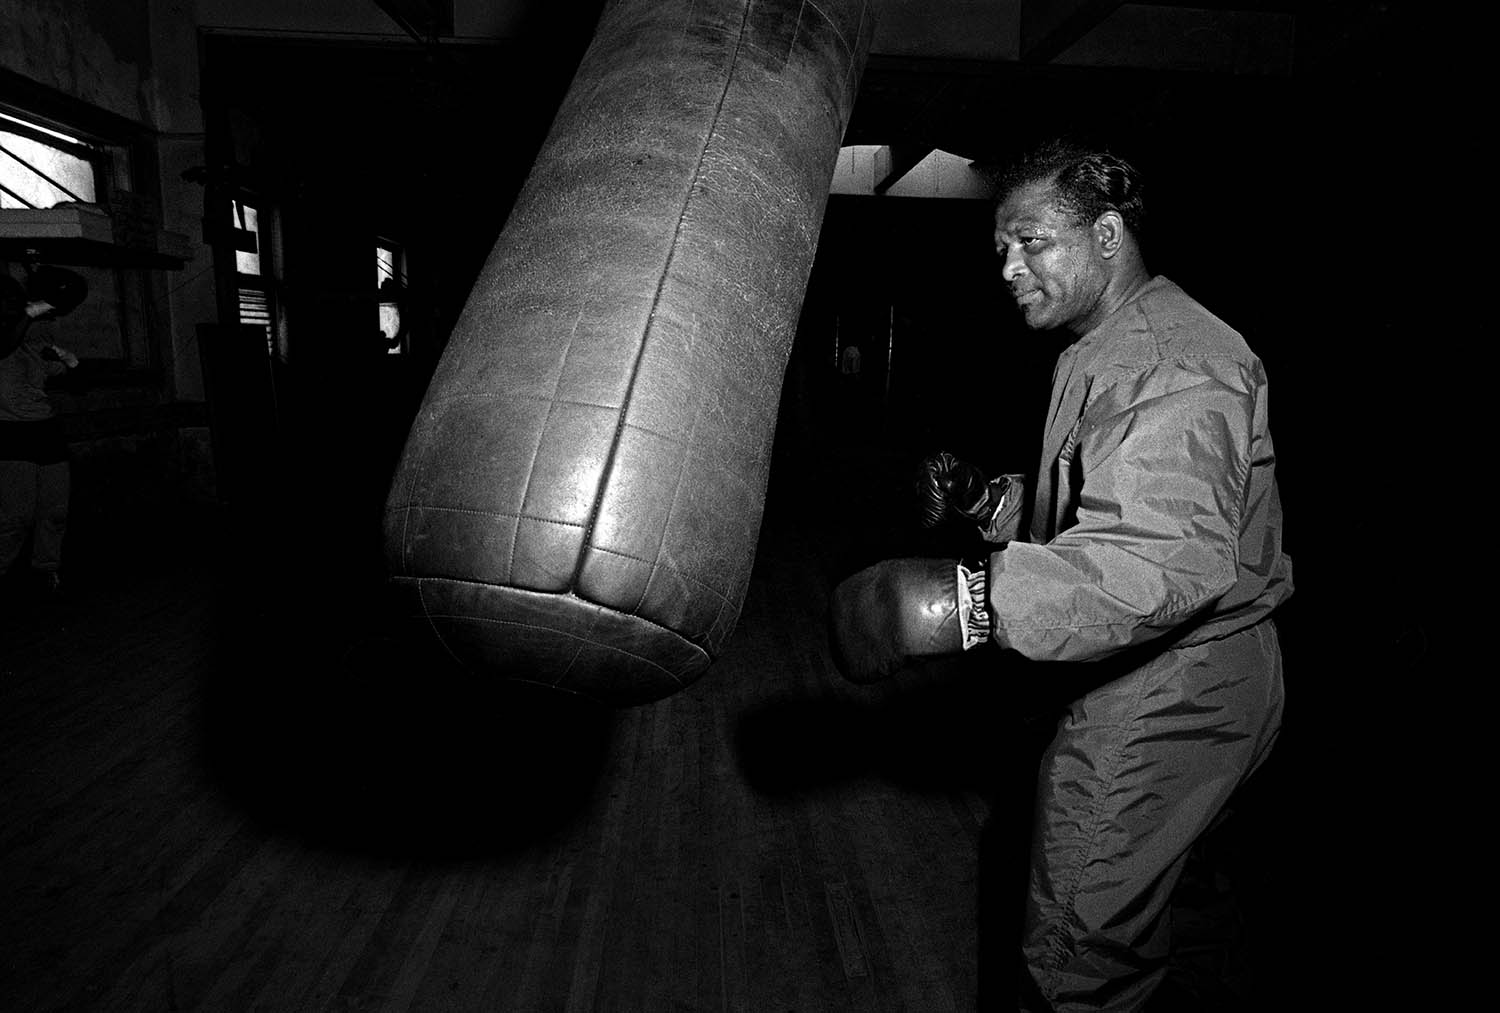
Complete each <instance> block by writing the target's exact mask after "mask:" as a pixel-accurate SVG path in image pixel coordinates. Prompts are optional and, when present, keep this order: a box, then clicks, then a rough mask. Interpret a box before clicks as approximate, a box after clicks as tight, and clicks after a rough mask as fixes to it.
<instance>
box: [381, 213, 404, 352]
mask: <svg viewBox="0 0 1500 1013" xmlns="http://www.w3.org/2000/svg"><path fill="white" fill-rule="evenodd" d="M375 285H376V288H377V289H378V291H379V292H380V337H381V339H382V340H383V341H384V342H385V353H386V354H387V355H400V354H402V353H403V352H404V351H406V328H405V327H404V326H403V321H402V319H401V307H402V303H403V298H402V297H403V295H404V294H405V291H406V254H405V251H403V250H402V249H401V247H399V246H397V245H396V244H395V243H392V242H390V241H389V240H385V239H377V240H376V241H375Z"/></svg>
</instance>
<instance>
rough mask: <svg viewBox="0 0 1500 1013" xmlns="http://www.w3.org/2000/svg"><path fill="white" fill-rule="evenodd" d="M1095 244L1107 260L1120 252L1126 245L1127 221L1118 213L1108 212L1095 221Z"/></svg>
mask: <svg viewBox="0 0 1500 1013" xmlns="http://www.w3.org/2000/svg"><path fill="white" fill-rule="evenodd" d="M1094 244H1095V245H1096V246H1098V248H1099V255H1100V256H1102V257H1103V258H1104V259H1105V260H1108V259H1109V258H1111V257H1113V256H1114V255H1115V254H1117V253H1119V252H1120V249H1121V247H1123V246H1124V245H1125V219H1123V218H1121V217H1120V212H1118V211H1106V212H1104V214H1102V215H1100V216H1099V217H1098V218H1096V219H1094Z"/></svg>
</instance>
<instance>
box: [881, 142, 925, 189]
mask: <svg viewBox="0 0 1500 1013" xmlns="http://www.w3.org/2000/svg"><path fill="white" fill-rule="evenodd" d="M886 150H888V151H889V152H890V153H891V167H890V169H889V171H887V172H886V174H885V175H884V176H882V177H881V178H880V179H878V180H876V181H875V192H876V193H877V194H882V193H885V192H886V191H887V190H889V189H890V188H891V187H893V186H895V185H896V184H897V183H899V182H901V177H902V176H905V175H906V174H907V173H908V172H911V171H912V170H913V169H915V168H916V167H917V165H918V164H919V163H920V162H921V161H922V159H924V158H926V157H927V156H928V155H929V154H931V153H932V150H933V149H932V145H930V144H892V145H889V146H888V147H887V149H886Z"/></svg>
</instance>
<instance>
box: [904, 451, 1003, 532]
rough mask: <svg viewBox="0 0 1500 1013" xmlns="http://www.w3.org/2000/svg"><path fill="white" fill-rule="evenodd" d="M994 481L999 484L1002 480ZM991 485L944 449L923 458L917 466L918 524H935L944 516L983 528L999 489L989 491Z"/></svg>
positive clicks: (982, 473)
mask: <svg viewBox="0 0 1500 1013" xmlns="http://www.w3.org/2000/svg"><path fill="white" fill-rule="evenodd" d="M997 482H999V483H1001V484H1003V483H1004V479H1003V478H1002V479H999V480H997ZM993 484H994V483H991V482H990V480H989V479H988V478H987V477H986V476H985V474H984V472H983V471H981V470H980V469H979V468H978V467H976V466H974V465H972V464H970V463H969V462H968V461H962V460H959V459H958V458H957V457H954V456H953V455H952V454H950V453H948V452H947V451H946V450H945V451H943V452H942V453H938V454H934V455H933V456H931V457H929V458H927V459H926V460H925V461H923V462H922V464H921V467H919V468H918V469H917V498H918V501H919V505H920V511H921V521H922V526H923V527H924V528H931V527H936V526H937V525H938V524H940V523H941V522H942V521H943V520H944V518H947V517H959V518H963V519H965V520H969V521H973V522H974V523H975V524H978V525H979V526H980V527H981V528H982V527H985V526H986V525H987V524H988V523H989V519H990V516H991V515H993V514H994V512H995V505H996V504H997V503H998V502H999V498H1000V497H999V495H998V493H1000V492H1003V490H992V485H993Z"/></svg>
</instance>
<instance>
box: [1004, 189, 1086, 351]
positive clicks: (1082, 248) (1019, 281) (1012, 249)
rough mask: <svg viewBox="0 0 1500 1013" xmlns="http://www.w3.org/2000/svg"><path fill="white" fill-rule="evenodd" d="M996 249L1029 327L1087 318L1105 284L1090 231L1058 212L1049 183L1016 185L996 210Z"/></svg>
mask: <svg viewBox="0 0 1500 1013" xmlns="http://www.w3.org/2000/svg"><path fill="white" fill-rule="evenodd" d="M995 252H996V253H998V254H999V255H1000V256H1001V257H1002V258H1003V259H1004V261H1005V266H1004V268H1003V269H1002V270H1001V277H1003V278H1004V279H1005V281H1006V284H1008V285H1009V286H1010V291H1011V295H1012V296H1014V297H1015V300H1016V303H1017V305H1019V306H1020V307H1021V313H1022V315H1023V316H1025V318H1026V325H1027V326H1028V327H1030V328H1031V329H1033V330H1046V329H1048V328H1052V327H1067V326H1069V325H1078V324H1079V323H1080V322H1081V321H1084V320H1086V319H1087V318H1088V317H1090V316H1091V315H1092V314H1093V312H1094V310H1095V307H1096V306H1097V305H1098V303H1099V299H1100V297H1101V296H1102V295H1103V294H1104V289H1105V286H1106V284H1107V282H1108V275H1107V272H1106V268H1105V260H1104V258H1103V257H1102V256H1101V255H1100V251H1099V247H1098V244H1097V243H1096V241H1095V237H1094V230H1093V229H1092V228H1091V227H1090V226H1088V225H1078V224H1076V223H1074V222H1073V221H1072V219H1070V218H1069V217H1068V216H1067V215H1065V214H1063V213H1062V212H1061V211H1059V210H1058V208H1057V201H1056V193H1055V191H1054V188H1053V185H1052V183H1051V182H1050V181H1047V182H1042V183H1033V184H1030V185H1027V186H1023V187H1019V188H1017V189H1016V190H1015V191H1013V192H1012V193H1011V194H1010V195H1009V196H1007V197H1006V198H1005V202H1004V203H1002V204H1001V205H1000V207H999V208H998V209H996V211H995ZM1075 329H1078V328H1077V327H1076V326H1075Z"/></svg>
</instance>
